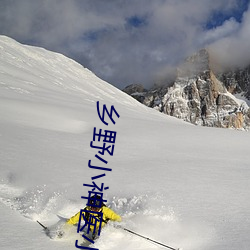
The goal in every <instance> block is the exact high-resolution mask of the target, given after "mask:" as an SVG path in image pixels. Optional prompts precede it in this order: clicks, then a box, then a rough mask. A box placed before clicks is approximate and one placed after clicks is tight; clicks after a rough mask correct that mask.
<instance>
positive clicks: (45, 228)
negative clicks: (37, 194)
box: [36, 220, 48, 230]
mask: <svg viewBox="0 0 250 250" xmlns="http://www.w3.org/2000/svg"><path fill="white" fill-rule="evenodd" d="M36 222H37V223H38V224H39V225H40V226H42V227H43V229H44V230H47V229H48V228H47V227H45V226H44V225H43V224H42V223H41V222H39V221H38V220H37V221H36Z"/></svg>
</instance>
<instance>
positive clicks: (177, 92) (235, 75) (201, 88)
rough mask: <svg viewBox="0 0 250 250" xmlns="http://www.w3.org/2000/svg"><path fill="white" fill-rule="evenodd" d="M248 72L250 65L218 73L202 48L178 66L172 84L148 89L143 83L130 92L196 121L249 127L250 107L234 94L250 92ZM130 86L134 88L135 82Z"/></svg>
mask: <svg viewBox="0 0 250 250" xmlns="http://www.w3.org/2000/svg"><path fill="white" fill-rule="evenodd" d="M249 72H250V67H249V68H248V69H245V70H238V71H231V72H226V73H220V74H217V75H215V74H214V72H213V71H212V70H211V67H210V59H209V53H208V51H207V50H201V51H199V52H198V53H197V54H195V55H193V56H191V57H189V58H187V60H186V61H185V62H184V63H183V64H182V65H181V66H180V67H179V68H178V70H177V77H176V80H175V81H174V83H173V84H172V85H171V86H170V87H169V86H161V87H154V88H152V89H151V90H148V91H146V90H145V89H143V87H142V86H140V88H137V89H136V91H135V92H133V91H132V92H130V95H132V96H133V97H135V98H136V99H137V100H138V101H140V102H142V103H143V104H145V105H147V106H149V107H152V108H155V109H157V110H159V111H160V112H163V113H165V114H167V115H171V116H175V117H177V118H180V119H183V120H185V121H187V122H191V123H193V124H196V125H203V126H210V127H223V128H236V129H248V128H249V127H250V109H249V107H248V105H247V103H246V102H245V101H243V100H240V99H238V98H236V97H235V96H234V95H233V94H236V93H241V94H242V95H243V96H245V97H249V96H250V91H249V85H250V79H249V78H250V73H249ZM137 87H138V85H137ZM129 89H133V85H131V86H130V87H129ZM142 89H143V91H141V90H142Z"/></svg>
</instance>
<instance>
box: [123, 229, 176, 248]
mask: <svg viewBox="0 0 250 250" xmlns="http://www.w3.org/2000/svg"><path fill="white" fill-rule="evenodd" d="M121 228H122V229H123V230H125V231H127V232H129V233H131V234H134V235H137V236H139V237H141V238H144V239H146V240H148V241H152V242H154V243H156V244H158V245H161V246H163V247H166V248H168V249H171V250H180V248H173V247H170V246H167V245H164V244H162V243H160V242H158V241H155V240H152V239H150V238H148V237H145V236H143V235H140V234H138V233H135V232H133V231H131V230H129V229H127V228H124V227H121Z"/></svg>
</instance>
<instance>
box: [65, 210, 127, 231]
mask: <svg viewBox="0 0 250 250" xmlns="http://www.w3.org/2000/svg"><path fill="white" fill-rule="evenodd" d="M86 210H88V211H90V213H91V212H92V211H91V210H90V208H89V207H87V208H86ZM98 212H101V213H103V217H102V225H101V227H104V226H105V224H106V223H107V222H108V220H112V221H118V222H120V221H122V218H121V216H120V215H118V214H116V213H115V212H114V211H113V210H111V209H110V208H108V207H106V206H103V207H102V208H101V209H100V210H99V211H98ZM91 215H93V216H95V217H96V218H98V215H97V214H95V213H93V214H91ZM79 216H80V212H78V213H77V214H75V215H74V216H72V217H71V218H70V219H69V220H67V224H71V225H75V224H77V223H78V222H79ZM84 216H85V213H84ZM81 219H82V221H84V218H81ZM99 225H100V222H98V221H97V224H96V228H99ZM90 229H91V231H92V232H93V231H94V225H90Z"/></svg>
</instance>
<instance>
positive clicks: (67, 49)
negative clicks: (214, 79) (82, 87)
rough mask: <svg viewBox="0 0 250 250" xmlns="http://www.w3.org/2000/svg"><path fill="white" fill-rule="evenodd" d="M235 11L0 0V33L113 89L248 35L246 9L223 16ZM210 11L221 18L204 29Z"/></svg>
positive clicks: (170, 0)
mask: <svg viewBox="0 0 250 250" xmlns="http://www.w3.org/2000/svg"><path fill="white" fill-rule="evenodd" d="M238 9H239V1H237V0H220V1H217V0H210V1H206V0H200V1H197V0H180V1H176V0H155V1H152V0H144V1H140V0H127V1H124V0H116V1H114V0H105V1H103V0H85V1H81V0H72V1H67V0H44V1H33V0H22V1H17V0H16V1H8V0H2V1H1V2H0V33H2V34H5V35H8V36H11V37H13V38H15V39H17V40H18V41H20V42H24V43H29V44H34V45H38V46H42V47H45V48H47V49H50V50H54V51H58V52H61V53H63V54H65V55H67V56H69V57H71V58H73V59H76V60H77V61H78V62H80V63H82V64H83V65H84V66H86V67H88V68H89V69H90V70H92V71H93V72H94V73H96V74H97V75H98V76H100V77H101V78H103V79H105V80H107V81H109V82H110V83H112V84H114V85H116V86H118V87H120V88H123V87H125V86H126V85H128V84H130V83H143V84H144V85H145V86H146V87H148V86H149V85H152V84H153V83H154V82H156V81H158V80H160V81H162V80H164V79H165V78H166V74H167V73H166V72H172V71H171V69H172V68H173V67H174V66H175V65H176V64H178V63H179V62H180V61H181V60H182V59H183V58H185V57H186V56H188V55H190V54H192V53H193V52H195V51H196V50H198V49H200V48H203V47H204V46H209V45H211V44H212V45H213V46H212V47H213V49H214V51H217V52H216V53H218V52H220V51H221V49H222V48H223V46H225V44H226V47H230V48H231V47H232V46H233V47H234V46H236V44H238V40H239V39H240V40H241V43H242V44H243V43H244V39H248V40H249V35H250V34H249V33H250V32H249V30H248V27H249V25H247V23H248V22H249V21H248V19H249V18H248V17H247V16H248V13H247V12H246V13H245V15H244V18H243V21H242V23H240V22H239V21H238V20H236V19H235V18H233V17H232V18H230V17H231V16H233V13H234V11H235V10H238ZM214 13H217V14H218V13H219V14H222V15H223V16H225V17H229V18H226V20H224V22H223V23H222V24H218V25H217V26H216V25H215V27H214V28H213V29H209V30H208V29H207V28H206V25H207V23H209V22H211V18H213V17H214ZM215 23H216V22H215ZM233 34H237V37H234V36H233ZM243 48H247V44H244V46H243ZM242 53H243V52H242ZM223 55H224V54H223ZM225 60H226V61H227V60H228V59H225Z"/></svg>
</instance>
